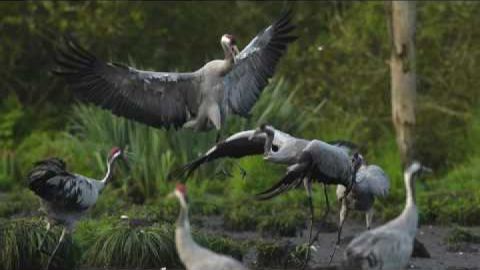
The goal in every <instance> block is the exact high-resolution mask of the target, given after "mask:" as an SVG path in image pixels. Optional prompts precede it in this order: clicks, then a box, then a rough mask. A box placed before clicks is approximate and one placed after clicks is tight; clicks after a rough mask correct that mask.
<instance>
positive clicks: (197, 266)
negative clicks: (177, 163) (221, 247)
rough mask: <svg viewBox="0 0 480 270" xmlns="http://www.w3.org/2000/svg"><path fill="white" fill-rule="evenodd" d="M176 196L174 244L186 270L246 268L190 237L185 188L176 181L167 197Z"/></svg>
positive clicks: (239, 269)
mask: <svg viewBox="0 0 480 270" xmlns="http://www.w3.org/2000/svg"><path fill="white" fill-rule="evenodd" d="M173 196H175V197H177V199H178V201H179V203H180V213H179V215H178V219H177V221H176V225H175V245H176V248H177V252H178V255H179V257H180V260H181V261H182V263H183V264H184V265H185V267H186V269H187V270H206V269H208V270H248V269H247V268H246V267H245V266H243V265H242V264H241V263H240V262H239V261H237V260H235V259H234V258H232V257H230V256H226V255H222V254H218V253H215V252H213V251H211V250H208V249H206V248H204V247H202V246H200V245H198V244H197V243H196V242H195V240H194V239H193V238H192V233H191V230H190V221H189V219H188V203H187V188H186V186H185V185H184V184H180V183H178V184H177V185H176V187H175V190H174V191H173V192H172V193H170V194H169V195H168V196H167V197H173Z"/></svg>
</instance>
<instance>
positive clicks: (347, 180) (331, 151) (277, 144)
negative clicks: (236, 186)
mask: <svg viewBox="0 0 480 270" xmlns="http://www.w3.org/2000/svg"><path fill="white" fill-rule="evenodd" d="M335 143H336V144H338V146H337V145H331V144H328V143H325V142H322V141H319V140H313V141H309V140H305V139H300V138H296V137H293V136H291V135H289V134H287V133H284V132H282V131H279V130H277V129H275V128H274V127H272V126H270V125H261V126H260V127H258V128H257V129H255V130H247V131H242V132H239V133H236V134H234V135H232V136H230V137H228V138H227V139H226V140H225V141H222V142H219V143H217V145H215V146H214V147H212V148H211V149H210V150H208V151H207V152H206V153H205V154H204V155H203V156H201V157H199V158H197V159H196V160H194V161H192V162H190V163H188V164H186V165H185V166H183V168H182V169H181V171H182V172H184V173H186V174H187V175H189V174H190V173H191V172H192V171H194V170H195V169H197V168H198V167H199V166H200V165H202V164H203V163H206V162H209V161H212V160H215V159H218V158H223V157H234V158H241V157H244V156H248V155H258V154H262V153H263V155H264V159H265V160H267V161H269V162H272V163H277V164H286V165H290V167H288V170H287V175H286V176H285V177H284V178H283V179H282V180H281V181H280V182H279V183H277V184H276V185H274V186H273V187H272V188H270V189H268V190H266V191H264V192H262V193H259V194H257V196H256V198H257V199H259V200H267V199H270V198H273V197H275V196H277V195H279V194H281V193H283V192H284V191H286V190H288V189H290V188H293V187H297V186H299V185H300V184H301V183H302V182H303V184H304V186H305V189H306V192H307V196H308V202H309V209H310V232H309V240H308V241H309V245H311V244H312V243H311V238H312V228H313V214H314V209H313V201H312V181H313V179H316V180H318V181H320V182H322V183H324V193H325V196H327V192H326V184H342V185H345V186H346V187H347V190H350V189H351V187H352V185H353V183H354V182H355V179H354V177H355V172H356V170H357V169H358V167H359V166H360V164H361V160H360V158H361V156H360V155H357V154H354V155H353V162H352V159H351V158H350V157H349V155H348V154H347V151H346V149H348V148H349V147H353V146H355V145H354V144H352V143H349V142H345V141H336V142H335ZM346 145H348V146H349V147H347V146H346ZM344 147H345V148H344ZM326 201H327V211H326V212H325V214H324V218H325V217H326V216H327V215H328V212H329V208H330V207H329V203H328V197H326Z"/></svg>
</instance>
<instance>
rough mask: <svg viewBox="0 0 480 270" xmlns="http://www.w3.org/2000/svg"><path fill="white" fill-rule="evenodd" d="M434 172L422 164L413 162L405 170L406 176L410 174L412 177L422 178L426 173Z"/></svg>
mask: <svg viewBox="0 0 480 270" xmlns="http://www.w3.org/2000/svg"><path fill="white" fill-rule="evenodd" d="M432 172H433V170H432V169H430V168H428V167H426V166H423V165H422V164H421V163H420V162H418V161H413V162H412V163H411V164H410V166H408V168H407V169H406V170H405V174H408V175H410V176H420V175H422V174H425V173H432Z"/></svg>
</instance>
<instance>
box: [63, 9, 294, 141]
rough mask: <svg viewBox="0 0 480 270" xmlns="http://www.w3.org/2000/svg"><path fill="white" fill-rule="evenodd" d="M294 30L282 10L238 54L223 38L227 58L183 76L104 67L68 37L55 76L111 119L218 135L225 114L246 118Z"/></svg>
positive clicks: (231, 41)
mask: <svg viewBox="0 0 480 270" xmlns="http://www.w3.org/2000/svg"><path fill="white" fill-rule="evenodd" d="M294 28H295V26H294V25H293V24H292V23H291V12H290V11H288V12H285V13H284V14H283V15H282V16H281V17H280V18H279V19H278V20H276V21H275V22H274V23H273V24H272V25H270V26H268V27H267V28H266V29H264V30H263V31H261V32H260V33H259V34H258V35H257V36H256V37H255V38H254V39H252V40H251V41H250V43H249V44H248V45H247V46H246V47H245V48H244V49H243V50H242V51H241V52H239V50H238V48H237V45H236V39H235V37H234V36H233V35H229V34H225V35H223V36H222V37H221V40H220V44H221V46H222V48H223V51H224V54H225V58H224V59H222V60H213V61H210V62H208V63H206V64H205V65H204V66H203V67H201V68H200V69H198V70H197V71H195V72H187V73H175V72H153V71H143V70H138V69H135V68H132V67H129V66H125V65H122V64H116V63H107V62H104V61H103V60H101V59H99V58H98V57H96V56H95V55H93V54H92V53H90V52H88V51H87V50H85V49H83V48H82V47H81V46H80V45H78V43H77V42H75V41H74V40H73V39H67V40H66V42H65V43H66V44H65V46H63V47H65V48H63V49H62V48H58V54H57V55H56V61H57V63H58V66H59V69H58V70H55V71H54V73H55V74H57V75H60V76H61V77H63V78H65V80H66V82H67V84H68V85H69V86H70V87H71V88H72V90H73V91H74V92H75V93H76V94H77V95H78V96H79V97H80V98H81V99H83V100H84V101H87V102H90V103H93V104H95V105H97V106H99V107H101V108H103V109H107V110H110V111H112V113H113V114H115V115H118V116H123V117H125V118H128V119H133V120H136V121H139V122H142V123H144V124H147V125H149V126H153V127H157V128H160V127H167V128H168V127H170V126H174V127H175V128H177V127H182V126H183V127H185V128H192V129H194V130H197V131H202V130H210V129H212V128H213V127H214V128H215V129H216V130H217V131H220V129H221V127H222V123H224V121H225V118H226V116H227V115H229V114H232V113H233V114H237V115H240V116H243V117H247V116H248V115H249V112H250V110H251V108H252V107H253V105H254V104H255V103H256V101H257V100H258V98H259V96H260V94H261V93H262V91H263V89H264V88H265V86H266V85H267V84H268V80H269V79H270V78H271V77H273V75H274V73H275V69H276V66H277V64H278V62H279V61H280V58H281V57H282V56H283V55H284V54H285V52H286V49H287V46H288V45H289V44H290V43H291V42H293V41H294V40H296V38H297V37H295V36H293V35H291V32H292V30H294ZM217 141H218V137H217Z"/></svg>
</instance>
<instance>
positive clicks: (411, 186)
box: [344, 162, 432, 270]
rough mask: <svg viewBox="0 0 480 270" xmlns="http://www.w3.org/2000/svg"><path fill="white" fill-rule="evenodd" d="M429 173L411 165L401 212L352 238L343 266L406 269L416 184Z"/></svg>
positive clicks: (413, 225)
mask: <svg viewBox="0 0 480 270" xmlns="http://www.w3.org/2000/svg"><path fill="white" fill-rule="evenodd" d="M431 171H432V170H431V169H430V168H427V167H425V166H423V165H421V164H420V163H419V162H413V163H412V164H411V165H410V166H409V167H408V168H407V169H406V170H405V172H404V182H405V189H406V193H407V195H406V198H407V199H406V204H405V208H404V209H403V212H402V213H401V214H400V215H399V216H398V217H396V218H395V219H393V220H391V221H390V222H388V223H386V224H385V225H383V226H380V227H377V228H375V229H373V230H369V231H365V232H363V233H362V234H360V235H359V236H357V237H356V238H354V239H353V240H352V241H351V242H350V244H348V246H347V248H346V249H345V253H344V264H345V265H346V266H348V267H354V268H355V269H383V270H390V269H391V270H398V269H404V268H405V267H406V266H407V264H408V261H409V260H410V256H411V254H412V250H413V241H414V239H415V235H416V234H417V226H418V211H417V206H416V204H415V180H416V178H417V177H418V176H420V175H421V174H422V173H425V172H431ZM349 269H350V268H349Z"/></svg>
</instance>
